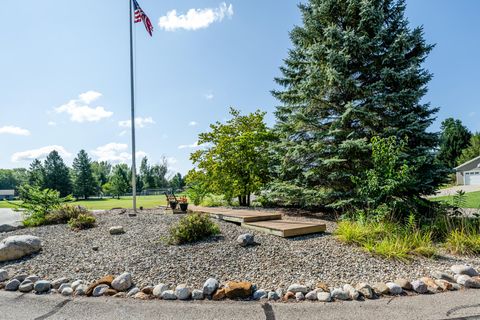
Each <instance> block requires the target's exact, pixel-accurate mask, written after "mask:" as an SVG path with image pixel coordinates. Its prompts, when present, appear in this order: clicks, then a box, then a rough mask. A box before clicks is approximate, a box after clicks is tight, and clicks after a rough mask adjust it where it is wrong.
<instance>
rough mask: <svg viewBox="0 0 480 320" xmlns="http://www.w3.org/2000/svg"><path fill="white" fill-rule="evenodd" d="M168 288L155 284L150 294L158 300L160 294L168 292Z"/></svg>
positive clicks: (161, 284) (162, 284)
mask: <svg viewBox="0 0 480 320" xmlns="http://www.w3.org/2000/svg"><path fill="white" fill-rule="evenodd" d="M169 289H170V288H169V287H168V286H167V285H166V284H164V283H159V284H157V285H156V286H155V287H154V288H153V291H152V294H153V295H154V296H155V297H157V298H160V297H161V295H162V293H163V292H164V291H167V290H169Z"/></svg>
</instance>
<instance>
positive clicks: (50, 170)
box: [43, 150, 72, 197]
mask: <svg viewBox="0 0 480 320" xmlns="http://www.w3.org/2000/svg"><path fill="white" fill-rule="evenodd" d="M43 167H44V170H45V181H44V185H43V187H44V188H48V189H52V190H57V191H58V192H60V196H61V197H65V196H67V195H69V194H71V193H72V182H71V180H70V172H69V170H68V167H67V166H66V165H65V163H64V162H63V159H62V157H60V155H59V154H58V152H57V151H56V150H53V151H52V152H50V153H49V154H48V156H47V158H46V159H45V163H44V165H43Z"/></svg>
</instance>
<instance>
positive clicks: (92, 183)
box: [0, 150, 185, 199]
mask: <svg viewBox="0 0 480 320" xmlns="http://www.w3.org/2000/svg"><path fill="white" fill-rule="evenodd" d="M131 178H132V173H131V170H130V167H129V166H128V165H127V164H116V165H112V164H111V163H109V162H107V161H92V159H91V158H90V157H89V156H88V154H87V152H86V151H85V150H80V152H79V153H78V154H77V156H76V157H75V159H74V160H73V164H72V167H68V166H67V165H66V164H65V162H64V161H63V159H62V157H61V156H60V155H59V153H58V152H57V151H55V150H54V151H52V152H50V154H48V156H47V157H46V159H45V161H43V162H42V161H40V160H38V159H35V160H34V161H33V162H32V163H31V164H30V167H29V169H28V170H27V169H23V168H22V169H0V189H15V190H18V189H19V188H20V187H21V186H22V185H30V186H32V187H38V188H40V189H52V190H57V191H58V192H60V196H61V197H65V196H67V195H70V194H72V195H73V196H74V197H76V198H83V199H88V198H89V197H91V196H103V195H109V196H116V197H119V196H121V195H124V194H126V193H131V192H132V187H131ZM184 186H185V183H184V179H183V177H182V175H181V174H180V173H177V174H175V175H174V176H173V177H171V178H169V177H168V166H167V162H166V160H165V159H162V161H161V162H160V163H159V164H154V165H150V164H149V162H148V158H147V157H144V158H143V159H142V161H141V166H140V171H139V175H138V176H137V192H142V191H146V190H149V189H166V188H172V189H174V190H179V189H182V188H183V187H184Z"/></svg>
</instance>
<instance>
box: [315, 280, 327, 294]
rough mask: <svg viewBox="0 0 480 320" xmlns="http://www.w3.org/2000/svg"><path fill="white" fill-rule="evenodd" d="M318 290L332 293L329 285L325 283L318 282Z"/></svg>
mask: <svg viewBox="0 0 480 320" xmlns="http://www.w3.org/2000/svg"><path fill="white" fill-rule="evenodd" d="M316 287H317V289H322V291H323V292H330V289H329V288H328V285H327V284H326V283H325V282H318V283H317V285H316Z"/></svg>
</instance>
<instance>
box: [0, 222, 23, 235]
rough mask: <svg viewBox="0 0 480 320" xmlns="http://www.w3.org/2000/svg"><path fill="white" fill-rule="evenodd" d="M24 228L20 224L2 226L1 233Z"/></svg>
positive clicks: (0, 226) (0, 227)
mask: <svg viewBox="0 0 480 320" xmlns="http://www.w3.org/2000/svg"><path fill="white" fill-rule="evenodd" d="M22 228H23V226H22V225H21V224H20V223H5V224H0V233H3V232H10V231H15V230H18V229H22Z"/></svg>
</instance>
